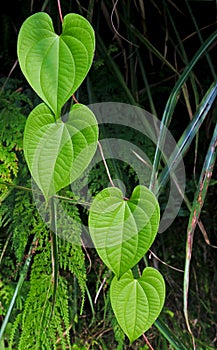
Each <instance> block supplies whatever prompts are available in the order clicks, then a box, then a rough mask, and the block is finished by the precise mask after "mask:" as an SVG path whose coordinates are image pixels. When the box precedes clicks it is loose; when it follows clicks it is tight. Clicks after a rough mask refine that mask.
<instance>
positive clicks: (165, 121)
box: [150, 31, 217, 190]
mask: <svg viewBox="0 0 217 350" xmlns="http://www.w3.org/2000/svg"><path fill="white" fill-rule="evenodd" d="M216 38H217V31H215V32H214V33H213V34H212V35H211V36H210V37H209V38H208V39H207V40H206V41H205V42H204V43H203V45H201V47H200V49H199V50H198V51H197V53H196V54H195V55H194V57H193V59H192V60H191V62H190V63H189V65H188V66H187V67H186V68H185V70H184V71H183V73H182V74H181V76H180V77H179V79H178V81H177V83H176V84H175V86H174V88H173V89H172V92H171V94H170V96H169V99H168V101H167V104H166V107H165V109H164V113H163V117H162V122H161V125H162V127H161V129H160V134H159V137H158V142H157V146H156V152H155V157H154V162H153V171H152V176H151V181H150V189H152V190H153V189H154V186H155V174H156V173H157V170H158V167H159V163H160V159H161V151H160V149H161V147H160V146H161V145H162V144H163V143H164V139H165V132H164V127H168V126H169V124H170V121H171V118H172V115H173V112H174V109H175V106H176V103H177V97H178V94H179V93H180V89H181V88H182V86H183V84H184V83H185V81H186V80H187V79H188V77H189V75H190V74H191V72H192V69H193V68H194V66H195V64H196V63H197V62H198V60H199V59H200V58H201V56H202V55H203V54H204V53H205V51H206V50H207V48H208V47H209V46H210V45H212V43H213V42H214V41H215V40H216Z"/></svg>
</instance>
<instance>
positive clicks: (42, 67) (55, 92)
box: [17, 12, 95, 118]
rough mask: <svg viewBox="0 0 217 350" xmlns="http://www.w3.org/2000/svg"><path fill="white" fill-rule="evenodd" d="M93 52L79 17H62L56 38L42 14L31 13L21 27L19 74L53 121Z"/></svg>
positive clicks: (90, 38) (91, 39) (90, 37)
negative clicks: (37, 96)
mask: <svg viewBox="0 0 217 350" xmlns="http://www.w3.org/2000/svg"><path fill="white" fill-rule="evenodd" d="M94 49H95V36H94V31H93V28H92V27H91V25H90V23H89V22H88V21H87V20H86V19H85V18H84V17H82V16H80V15H77V14H74V13H70V14H68V15H66V16H65V17H64V21H63V29H62V34H61V35H60V36H59V35H57V34H56V33H55V32H54V28H53V24H52V20H51V18H50V16H49V15H48V14H46V13H44V12H39V13H35V14H34V15H32V16H30V17H29V18H27V20H26V21H25V22H24V23H23V25H22V27H21V29H20V32H19V35H18V44H17V53H18V59H19V63H20V67H21V70H22V72H23V74H24V75H25V77H26V79H27V81H28V82H29V84H30V85H31V86H32V88H33V89H34V90H35V91H36V92H37V94H38V95H39V96H40V97H41V99H42V100H43V101H44V102H45V103H46V104H47V105H48V106H49V107H50V108H51V110H52V111H53V113H54V114H55V115H56V116H57V118H58V117H60V111H61V108H62V107H63V105H64V104H65V102H66V101H67V100H68V99H69V97H70V96H71V95H72V94H73V93H74V92H75V91H76V90H77V88H78V87H79V86H80V84H81V83H82V81H83V80H84V78H85V77H86V75H87V73H88V71H89V69H90V66H91V64H92V60H93V55H94Z"/></svg>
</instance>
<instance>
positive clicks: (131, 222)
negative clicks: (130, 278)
mask: <svg viewBox="0 0 217 350" xmlns="http://www.w3.org/2000/svg"><path fill="white" fill-rule="evenodd" d="M159 220H160V209H159V205H158V201H157V199H156V197H155V196H154V194H153V193H152V192H151V191H149V190H148V189H147V188H146V187H145V186H137V187H136V188H135V189H134V191H133V193H132V196H131V198H130V199H129V200H126V199H124V198H123V195H122V192H121V190H120V189H118V188H116V187H110V188H106V189H104V190H102V191H101V192H100V193H99V194H97V196H96V197H95V199H94V200H93V203H92V205H91V207H90V213H89V229H90V235H91V238H92V240H93V243H94V245H95V248H96V250H97V252H98V254H99V256H100V257H101V259H102V260H103V262H104V263H105V264H106V265H107V266H108V267H109V268H110V269H111V270H112V271H113V272H114V273H115V274H116V275H117V276H118V277H120V276H121V275H122V274H123V273H125V272H126V271H128V270H129V269H130V268H131V267H133V266H134V265H135V264H136V263H137V262H138V261H139V260H140V259H141V258H142V257H143V256H144V254H145V253H146V252H147V250H148V249H149V247H150V246H151V244H152V243H153V241H154V239H155V236H156V234H157V230H158V225H159Z"/></svg>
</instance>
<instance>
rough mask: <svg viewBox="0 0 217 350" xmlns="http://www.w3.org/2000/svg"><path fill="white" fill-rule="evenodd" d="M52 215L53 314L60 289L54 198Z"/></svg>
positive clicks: (52, 200)
mask: <svg viewBox="0 0 217 350" xmlns="http://www.w3.org/2000/svg"><path fill="white" fill-rule="evenodd" d="M50 213H51V225H50V227H51V228H50V236H51V260H52V283H53V298H52V313H53V311H54V306H55V301H56V293H57V287H58V271H59V266H58V240H57V224H56V218H57V213H56V203H55V199H54V198H53V197H52V198H51V199H50Z"/></svg>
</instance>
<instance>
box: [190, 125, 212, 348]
mask: <svg viewBox="0 0 217 350" xmlns="http://www.w3.org/2000/svg"><path fill="white" fill-rule="evenodd" d="M216 146H217V124H216V126H215V129H214V133H213V136H212V139H211V142H210V145H209V148H208V151H207V154H206V157H205V161H204V164H203V168H202V171H201V174H200V179H199V182H198V187H197V192H196V193H195V196H194V201H193V205H192V209H191V214H190V218H189V222H188V228H187V240H186V259H185V272H184V316H185V320H186V324H187V328H188V330H189V332H190V334H191V335H192V340H193V345H194V349H195V341H194V336H193V333H192V331H191V327H190V324H189V319H188V291H189V276H190V263H191V256H192V247H193V239H194V231H195V228H196V226H197V224H198V219H199V217H200V213H201V209H202V207H203V203H204V200H205V197H206V193H207V190H208V187H209V183H210V180H211V177H212V171H213V167H214V164H215V160H216V155H217V148H216Z"/></svg>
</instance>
